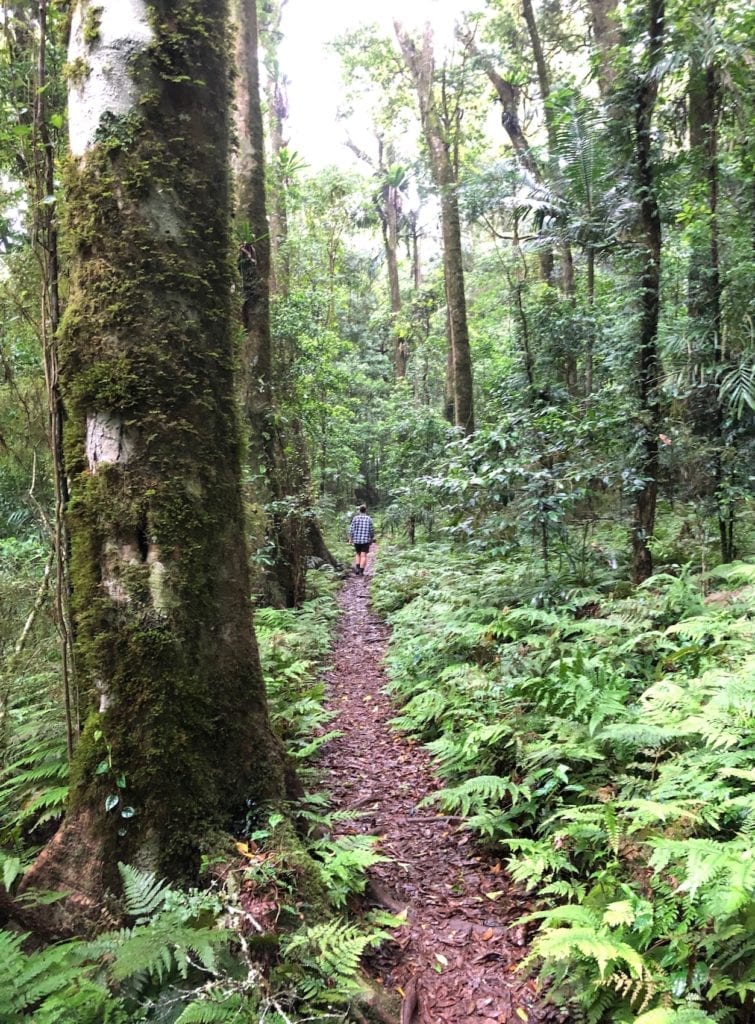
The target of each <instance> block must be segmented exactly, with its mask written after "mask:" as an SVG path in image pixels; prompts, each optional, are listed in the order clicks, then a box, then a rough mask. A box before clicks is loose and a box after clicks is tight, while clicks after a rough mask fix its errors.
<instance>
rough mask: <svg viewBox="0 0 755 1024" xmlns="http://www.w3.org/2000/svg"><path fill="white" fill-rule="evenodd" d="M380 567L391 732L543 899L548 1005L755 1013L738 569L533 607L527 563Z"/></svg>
mask: <svg viewBox="0 0 755 1024" xmlns="http://www.w3.org/2000/svg"><path fill="white" fill-rule="evenodd" d="M379 568H380V571H379V572H378V573H377V574H376V576H375V582H374V588H375V600H376V603H377V605H378V607H379V608H380V609H382V610H383V611H384V612H385V613H387V614H388V618H389V621H390V623H391V625H392V627H393V635H392V641H391V648H390V653H389V671H390V675H391V688H392V690H393V691H394V693H395V694H396V696H397V698H398V700H399V702H400V704H401V709H400V712H399V714H398V715H397V717H396V719H395V723H394V724H395V726H396V727H397V728H399V729H401V730H402V731H404V732H405V733H408V734H410V735H413V736H417V737H420V738H421V739H423V740H424V741H425V742H426V743H427V744H428V746H429V749H430V750H431V752H432V753H433V755H434V756H435V759H436V762H437V765H438V768H439V771H440V773H441V775H442V777H443V779H444V782H445V786H444V788H443V789H441V790H440V791H439V792H437V793H436V794H434V795H433V796H432V797H431V800H433V801H434V802H436V803H437V804H438V805H439V806H440V808H441V809H442V810H443V811H445V812H451V813H457V814H461V815H463V816H464V817H465V819H466V821H465V826H464V827H466V828H470V829H473V830H474V831H475V832H477V833H478V834H479V835H480V836H481V838H482V839H483V841H484V842H485V843H486V844H487V845H489V846H490V848H491V849H492V850H494V851H496V852H500V853H501V854H502V855H504V856H505V857H506V858H507V860H508V866H509V870H510V873H511V875H512V877H513V879H514V880H515V881H516V882H518V883H519V884H521V885H522V886H524V887H526V888H527V889H528V890H530V891H532V892H534V893H535V894H536V895H537V897H538V898H539V901H540V909H538V911H537V912H536V913H534V914H532V915H530V917H529V918H527V919H526V922H527V923H528V924H529V925H530V927H531V928H532V946H531V951H530V954H529V957H528V959H527V965H528V966H529V967H530V969H532V970H537V971H538V972H539V974H540V976H541V978H542V979H543V982H544V983H545V986H546V989H547V991H548V998H550V999H552V1000H554V1001H556V1002H558V1003H560V1004H564V1005H568V1006H570V1007H571V1012H572V1013H579V1014H581V1015H582V1017H583V1018H584V1020H585V1021H587V1022H590V1024H608V1022H612V1024H614V1022H615V1024H672V1022H673V1024H681V1022H687V1024H702V1022H708V1024H710V1022H712V1021H718V1022H731V1024H734V1022H738V1024H745V1022H746V1021H750V1020H752V1019H753V1014H754V1013H755V1003H754V999H755V941H754V940H753V934H754V926H755V856H753V842H752V840H753V829H754V828H755V824H754V823H755V797H754V796H753V782H754V781H755V740H754V739H753V737H755V728H754V727H755V658H754V657H753V654H752V651H753V649H755V643H754V642H753V641H754V640H755V567H754V566H753V564H752V563H750V562H738V563H734V564H732V565H728V566H720V567H718V568H714V569H713V570H711V571H710V572H709V573H708V574H707V575H706V576H705V577H700V576H699V574H695V573H694V572H693V571H691V570H684V569H679V568H677V569H676V570H675V571H669V572H667V573H662V574H659V575H657V576H655V577H653V578H651V579H650V580H648V581H647V582H646V583H645V584H643V585H642V586H640V587H638V588H636V589H634V590H632V591H631V592H630V593H628V594H627V595H626V596H618V594H617V593H616V592H614V590H613V589H612V585H611V583H610V581H608V582H606V581H604V580H602V579H599V580H598V581H597V583H596V584H594V585H592V586H590V585H589V581H587V582H588V585H587V586H585V585H580V586H576V585H572V586H571V587H570V586H569V585H568V582H567V583H566V584H562V594H561V597H560V600H559V603H558V604H556V603H555V602H553V603H551V604H550V605H549V606H547V607H542V606H540V601H539V600H538V595H537V593H536V592H533V590H534V587H533V580H532V575H533V574H532V570H531V567H530V566H528V564H527V562H526V561H525V560H517V559H515V558H514V557H509V558H508V559H507V560H505V561H504V560H499V559H491V558H490V557H489V555H486V554H484V553H480V552H476V551H474V550H471V549H470V547H469V546H465V547H461V546H460V545H449V544H430V545H422V546H420V547H415V548H413V549H412V550H411V553H409V552H405V551H403V552H402V551H399V550H395V549H393V550H391V551H390V552H388V551H385V550H384V551H383V554H382V556H381V562H380V567H379ZM616 590H619V591H620V592H621V593H624V591H623V590H621V588H620V587H619V586H616Z"/></svg>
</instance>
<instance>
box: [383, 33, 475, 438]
mask: <svg viewBox="0 0 755 1024" xmlns="http://www.w3.org/2000/svg"><path fill="white" fill-rule="evenodd" d="M394 26H395V30H396V36H397V38H398V41H399V44H400V46H401V52H402V54H403V56H404V61H405V63H406V66H407V68H408V69H409V72H410V74H411V76H412V79H413V82H414V87H415V89H416V91H417V97H418V100H419V109H420V116H421V121H422V130H423V132H424V135H425V141H426V143H427V149H428V154H429V160H430V170H431V173H432V176H433V181H434V182H435V186H436V188H437V189H438V192H439V193H440V206H441V225H442V230H443V271H444V278H445V285H446V299H447V303H448V332H449V337H448V342H449V350H450V359H449V363H450V365H451V366H452V367H453V380H452V391H453V399H454V423H455V425H456V426H457V427H461V429H462V430H463V431H464V432H465V433H466V434H471V433H473V431H474V398H473V386H472V356H471V352H470V346H469V329H468V326H467V308H466V295H465V289H464V267H463V263H462V247H461V221H460V218H459V200H458V181H457V173H456V168H455V167H454V163H453V160H452V158H451V147H452V140H451V139H449V138H448V131H447V130H446V129H444V124H443V118H442V116H441V112H440V111H439V109H438V99H437V97H436V94H435V85H434V82H433V76H434V70H435V67H434V57H433V45H432V32H431V30H430V27H429V26H427V28H426V30H425V34H424V37H423V40H422V48H421V50H419V49H418V48H417V45H416V44H415V42H414V40H413V39H411V37H410V36H409V35H408V33H407V32H406V31H405V30H404V29H403V27H402V26H401V25H400V24H399V22H394Z"/></svg>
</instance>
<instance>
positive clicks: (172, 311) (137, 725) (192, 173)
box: [27, 0, 285, 915]
mask: <svg viewBox="0 0 755 1024" xmlns="http://www.w3.org/2000/svg"><path fill="white" fill-rule="evenodd" d="M226 39H227V35H226V7H225V2H224V0H181V2H179V0H167V2H163V3H160V4H159V6H158V4H156V3H151V2H145V0H101V2H100V4H98V6H97V7H93V6H91V5H90V4H88V3H87V2H86V0H79V2H77V3H76V4H75V7H74V9H73V23H72V28H71V43H70V52H69V61H70V65H71V67H72V68H73V69H74V74H73V76H72V78H71V81H70V89H69V126H70V147H71V157H72V160H71V168H70V171H69V180H68V231H69V239H70V245H71V249H72V267H71V286H70V295H69V301H68V306H67V308H66V311H65V315H64V318H63V322H62V324H61V332H60V337H61V381H62V387H63V395H64V401H65V404H66V411H67V427H66V459H67V472H68V476H69V479H70V481H71V503H70V508H69V528H70V535H71V548H72V576H73V618H74V625H75V630H76V650H77V664H78V668H79V670H80V673H81V684H82V690H83V692H84V694H85V697H86V700H87V703H88V708H89V715H88V718H87V721H86V725H85V729H84V733H83V736H82V739H81V742H80V744H79V746H78V748H77V750H76V752H75V756H74V762H73V770H72V780H71V781H72V787H71V799H70V807H69V811H68V814H67V816H66V819H65V821H64V823H63V825H62V827H61V829H60V830H59V832H58V833H57V835H56V836H55V837H54V839H53V840H52V842H51V843H50V844H49V846H48V847H47V848H46V849H45V850H44V851H43V853H42V854H41V856H40V857H39V859H38V860H37V862H36V864H35V865H34V866H33V868H32V869H31V871H30V873H29V875H28V877H27V884H35V885H43V886H45V887H48V888H67V889H70V890H72V891H73V893H74V894H75V896H74V897H73V898H72V899H70V900H69V901H68V903H67V909H66V913H67V914H68V915H70V914H71V913H72V912H74V911H75V910H76V909H78V910H80V911H81V912H82V913H83V914H85V915H87V914H90V913H91V912H92V910H93V908H94V907H96V906H97V904H98V903H99V901H100V899H101V897H102V895H103V893H104V891H105V890H106V889H107V888H108V887H112V886H113V884H114V883H115V878H114V876H115V875H116V870H115V868H116V864H117V862H118V861H119V860H129V861H131V862H136V863H139V864H141V865H143V866H145V867H150V868H153V869H154V870H157V871H160V872H163V873H166V874H169V875H171V876H176V875H180V874H186V873H190V872H191V871H192V870H193V869H195V868H196V867H197V866H198V863H199V843H200V841H201V839H202V837H203V836H205V835H206V834H207V833H208V832H209V831H210V830H211V829H212V828H214V827H217V826H219V825H222V824H223V823H225V822H226V821H227V820H228V818H229V817H230V815H232V814H233V813H234V812H235V811H237V810H239V809H241V808H243V807H244V805H245V803H246V802H247V801H248V800H250V799H256V800H265V799H276V798H279V797H280V796H282V794H283V793H284V789H285V770H284V764H283V757H282V754H281V752H280V749H279V744H278V742H277V741H276V739H275V737H274V736H273V733H272V731H271V729H270V725H269V722H268V715H267V705H266V698H265V692H264V686H263V682H262V677H261V672H260V667H259V660H258V655H257V649H256V643H255V639H254V633H253V630H252V625H251V619H250V614H249V581H248V572H247V557H246V550H245V543H244V531H243V515H242V507H241V487H240V450H239V449H240V445H239V434H238V425H237V420H236V415H235V411H234V405H233V399H232V395H233V366H234V351H233V347H234V346H233V340H232V338H233V332H232V316H231V295H230V286H231V280H230V275H229V263H228V249H229V238H228V226H227V225H228V205H229V204H228V187H227V184H226V182H227V167H226V157H227V152H228V135H229V132H228V121H229V119H228V109H227V108H228V102H227V97H228V87H229V83H228V68H227V52H226ZM77 68H78V69H80V71H79V72H78V73H76V72H75V69H77Z"/></svg>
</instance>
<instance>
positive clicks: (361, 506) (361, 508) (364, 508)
mask: <svg viewBox="0 0 755 1024" xmlns="http://www.w3.org/2000/svg"><path fill="white" fill-rule="evenodd" d="M359 511H360V512H366V511H367V506H366V505H360V506H359Z"/></svg>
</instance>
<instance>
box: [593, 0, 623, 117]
mask: <svg viewBox="0 0 755 1024" xmlns="http://www.w3.org/2000/svg"><path fill="white" fill-rule="evenodd" d="M588 6H589V10H590V25H591V27H592V34H593V39H594V40H595V45H596V47H597V53H596V54H595V58H594V65H595V77H596V80H597V83H598V88H599V89H600V94H601V96H602V97H603V98H604V99H605V98H606V97H607V96H609V94H610V93H611V90H612V89H613V86H614V83H615V81H616V66H617V62H616V59H615V52H614V51H615V48H616V47H617V46H618V45H619V43H620V42H621V29H620V24H619V18H618V7H619V4H618V0H588Z"/></svg>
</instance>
